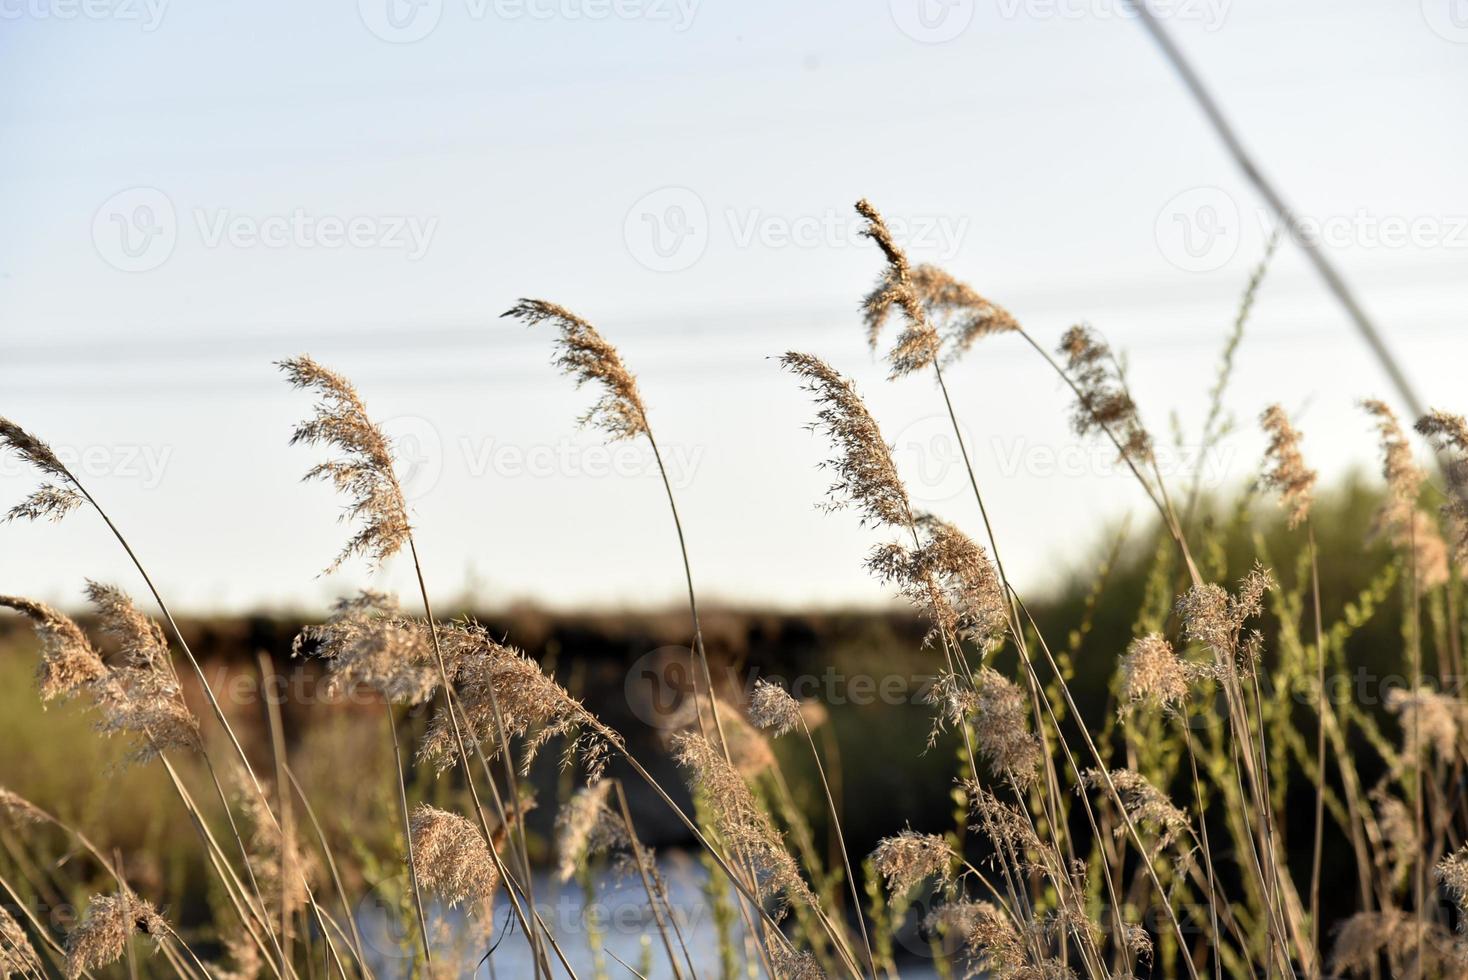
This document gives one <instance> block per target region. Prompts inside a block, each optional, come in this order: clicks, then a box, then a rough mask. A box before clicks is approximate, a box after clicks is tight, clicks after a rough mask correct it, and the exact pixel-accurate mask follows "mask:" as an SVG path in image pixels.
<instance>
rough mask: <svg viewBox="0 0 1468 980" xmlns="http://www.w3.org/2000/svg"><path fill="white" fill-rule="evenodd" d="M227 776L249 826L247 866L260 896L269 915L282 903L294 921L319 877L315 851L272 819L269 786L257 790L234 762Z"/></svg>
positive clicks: (293, 830)
mask: <svg viewBox="0 0 1468 980" xmlns="http://www.w3.org/2000/svg"><path fill="white" fill-rule="evenodd" d="M230 779H231V781H232V782H233V784H234V787H233V788H234V800H235V803H236V805H237V806H238V808H239V810H240V812H241V813H243V814H244V816H245V818H246V822H247V823H248V826H249V829H250V836H249V848H248V856H249V861H250V869H251V871H252V872H253V873H254V876H255V880H256V881H257V882H259V885H260V892H261V896H262V897H263V898H264V899H265V903H266V905H267V907H268V908H269V909H270V910H271V914H272V917H273V918H279V917H280V913H281V910H282V906H284V911H285V912H286V913H287V917H288V918H289V919H290V920H292V921H294V918H295V915H296V913H297V912H300V911H302V910H303V909H305V908H306V905H307V903H308V902H309V901H310V900H311V887H312V886H313V885H314V884H315V883H316V882H317V881H318V880H319V878H320V873H321V866H320V864H319V863H318V862H317V860H316V855H315V854H314V853H313V852H312V851H310V850H308V849H306V848H305V847H303V846H302V845H301V839H300V836H299V834H298V833H297V828H296V825H294V824H290V825H289V826H288V825H287V824H286V822H285V821H282V820H278V819H276V817H275V815H274V812H273V811H272V810H271V807H272V805H273V804H274V802H275V795H276V794H275V792H274V790H273V787H271V786H270V785H268V784H264V785H260V786H259V789H258V790H257V788H256V787H257V784H256V782H255V781H254V780H253V779H252V778H251V777H250V774H249V773H248V772H247V771H246V770H245V768H244V767H243V766H242V765H238V764H236V765H235V766H234V767H233V768H232V769H231V771H230Z"/></svg>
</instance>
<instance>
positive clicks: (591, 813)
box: [556, 779, 632, 881]
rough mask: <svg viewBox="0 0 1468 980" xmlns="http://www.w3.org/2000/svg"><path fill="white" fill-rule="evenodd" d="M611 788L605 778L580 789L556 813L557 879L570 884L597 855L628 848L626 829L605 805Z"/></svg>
mask: <svg viewBox="0 0 1468 980" xmlns="http://www.w3.org/2000/svg"><path fill="white" fill-rule="evenodd" d="M611 789H612V783H611V781H609V780H605V779H603V780H602V781H600V782H598V783H596V784H595V785H592V786H585V787H582V788H581V789H579V790H577V791H576V792H575V793H574V794H572V796H571V798H570V799H569V800H567V801H566V804H565V805H564V806H562V807H561V810H560V812H559V813H557V814H556V852H557V854H558V855H559V858H560V860H559V863H558V864H557V866H556V876H557V877H558V878H560V880H561V881H570V880H571V877H572V876H573V875H574V874H575V873H576V872H577V871H578V870H579V869H581V868H584V867H585V865H586V861H587V860H588V859H589V858H591V857H593V856H595V855H597V854H603V853H608V852H612V851H619V850H620V851H627V850H629V849H630V848H631V846H632V840H631V837H630V836H629V835H628V833H627V827H626V825H625V824H623V823H622V820H621V818H620V817H619V816H618V815H617V813H616V812H615V811H613V810H612V807H611V804H610V803H609V802H608V797H609V796H610V795H611Z"/></svg>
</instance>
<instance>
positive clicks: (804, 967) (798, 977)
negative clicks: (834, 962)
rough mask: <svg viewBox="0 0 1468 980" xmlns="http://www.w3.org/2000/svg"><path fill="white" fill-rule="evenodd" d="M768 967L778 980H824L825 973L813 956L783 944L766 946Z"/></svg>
mask: <svg viewBox="0 0 1468 980" xmlns="http://www.w3.org/2000/svg"><path fill="white" fill-rule="evenodd" d="M766 953H767V954H768V955H769V957H770V966H771V968H772V969H773V970H774V972H775V976H777V977H779V978H780V980H826V971H825V970H822V969H821V964H820V962H819V961H817V960H816V958H815V956H814V954H812V953H810V952H808V951H806V950H803V949H794V948H792V947H790V946H788V945H786V944H785V943H783V942H772V943H769V944H767V949H766Z"/></svg>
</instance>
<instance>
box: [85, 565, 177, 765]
mask: <svg viewBox="0 0 1468 980" xmlns="http://www.w3.org/2000/svg"><path fill="white" fill-rule="evenodd" d="M87 596H88V598H89V599H91V601H92V604H93V605H94V606H95V607H96V609H97V615H98V617H99V618H100V619H101V622H102V630H103V631H104V632H106V633H108V634H109V635H111V636H113V637H115V638H116V639H117V641H118V644H119V646H120V647H121V654H122V663H121V664H120V665H118V666H116V667H111V668H109V669H108V670H107V673H106V676H104V677H102V678H100V679H99V680H97V681H95V682H94V683H93V684H92V688H91V690H92V696H93V698H94V700H95V702H96V706H97V708H98V709H99V710H100V711H101V713H102V719H101V721H100V722H99V723H98V726H97V727H98V730H99V731H101V732H102V733H103V734H107V735H111V734H113V733H115V732H125V733H127V734H130V735H132V736H134V737H135V738H136V740H137V743H138V746H137V748H136V749H135V750H134V752H133V754H132V761H134V762H149V761H151V760H152V759H154V758H156V757H157V756H158V755H159V754H161V753H163V752H165V751H167V750H169V749H184V750H188V751H193V750H196V749H199V748H200V747H201V742H200V739H199V722H198V720H197V719H195V718H194V715H193V712H191V711H190V710H189V708H188V705H186V704H185V703H184V699H183V688H182V687H180V686H179V683H178V675H176V674H175V673H174V671H173V661H172V660H171V659H170V658H169V655H168V643H167V641H166V640H165V639H164V637H163V630H162V629H160V628H159V626H158V624H157V623H155V622H153V621H152V620H151V619H149V618H148V617H147V616H144V615H143V614H142V613H141V612H139V611H138V608H137V607H136V606H135V605H133V602H132V600H131V599H129V598H128V597H127V595H126V594H125V593H123V592H122V591H121V590H120V589H117V588H115V587H113V586H110V585H101V584H98V583H96V582H88V583H87Z"/></svg>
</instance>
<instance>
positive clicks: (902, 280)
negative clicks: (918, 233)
mask: <svg viewBox="0 0 1468 980" xmlns="http://www.w3.org/2000/svg"><path fill="white" fill-rule="evenodd" d="M856 212H857V214H859V215H861V216H862V217H863V218H865V219H866V223H867V224H866V227H865V228H864V229H862V235H863V236H864V237H866V238H870V239H871V240H872V241H874V242H876V243H877V247H878V248H880V249H881V250H882V254H883V255H884V256H885V257H886V259H887V265H886V268H884V269H883V270H882V275H881V278H879V279H878V280H877V284H876V285H875V286H874V287H873V288H872V291H871V292H869V293H868V294H867V296H866V298H865V299H864V300H863V301H862V313H863V317H864V319H865V320H866V328H867V342H868V343H870V344H871V346H872V349H873V350H875V349H876V347H877V341H878V339H879V338H880V337H881V335H882V328H883V326H884V325H885V324H886V322H887V317H888V315H889V314H890V313H891V312H892V309H893V307H896V308H897V309H900V310H901V311H902V315H903V320H904V326H903V329H902V332H901V333H899V334H898V335H897V342H896V344H895V345H894V346H893V347H892V350H891V351H890V352H889V353H888V354H887V362H888V363H889V364H890V365H891V367H892V372H891V375H890V376H891V377H893V378H899V377H902V376H903V375H907V374H912V373H913V372H915V371H920V370H922V369H923V368H925V367H927V366H928V365H930V364H932V363H934V362H935V361H936V360H937V359H938V349H939V346H940V344H941V341H940V339H939V337H938V331H937V330H936V329H935V328H934V327H933V324H932V322H931V321H930V320H929V319H928V314H927V311H926V310H925V309H924V307H923V302H922V298H921V297H920V296H919V295H918V291H917V289H916V288H915V287H914V285H913V278H912V268H911V266H909V264H908V261H907V255H906V254H905V253H904V252H903V251H902V249H901V248H900V247H899V246H898V244H897V242H896V241H895V240H894V239H893V238H892V232H891V230H890V229H888V227H887V223H886V222H885V221H883V220H882V215H881V214H880V213H879V212H878V211H877V209H876V208H875V207H873V206H872V204H871V203H870V202H868V201H867V200H866V199H865V198H863V199H861V200H860V201H857V202H856Z"/></svg>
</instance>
